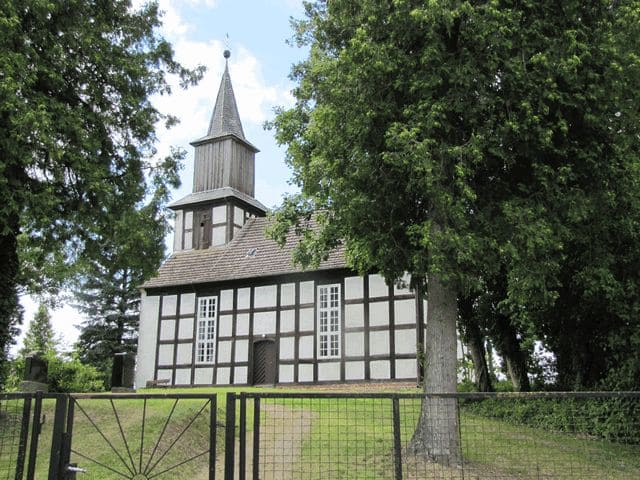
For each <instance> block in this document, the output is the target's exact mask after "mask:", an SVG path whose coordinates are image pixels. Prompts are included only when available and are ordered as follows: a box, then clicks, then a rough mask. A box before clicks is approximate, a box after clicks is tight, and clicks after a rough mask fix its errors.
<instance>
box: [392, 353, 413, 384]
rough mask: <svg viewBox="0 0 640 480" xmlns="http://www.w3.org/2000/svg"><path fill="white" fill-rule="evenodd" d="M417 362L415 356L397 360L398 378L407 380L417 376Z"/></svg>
mask: <svg viewBox="0 0 640 480" xmlns="http://www.w3.org/2000/svg"><path fill="white" fill-rule="evenodd" d="M416 369H417V362H416V359H415V358H406V359H404V358H399V359H397V360H396V378H397V379H401V380H405V379H413V378H416V377H417V371H416Z"/></svg>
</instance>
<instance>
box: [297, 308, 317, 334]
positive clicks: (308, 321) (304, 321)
mask: <svg viewBox="0 0 640 480" xmlns="http://www.w3.org/2000/svg"><path fill="white" fill-rule="evenodd" d="M314 330H315V309H314V308H301V309H300V331H301V332H312V331H314Z"/></svg>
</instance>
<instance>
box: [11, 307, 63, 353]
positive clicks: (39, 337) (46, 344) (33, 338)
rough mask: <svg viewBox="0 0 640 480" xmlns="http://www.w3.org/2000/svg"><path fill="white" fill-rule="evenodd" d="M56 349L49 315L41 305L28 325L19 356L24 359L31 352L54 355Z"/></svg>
mask: <svg viewBox="0 0 640 480" xmlns="http://www.w3.org/2000/svg"><path fill="white" fill-rule="evenodd" d="M56 347H57V342H56V339H55V335H54V333H53V327H52V326H51V315H50V314H49V310H48V309H47V307H46V305H44V304H42V303H41V304H40V305H39V306H38V310H37V311H36V313H35V315H34V316H33V320H31V323H29V328H28V329H27V333H26V335H25V337H24V344H23V346H22V348H21V349H20V352H19V355H20V356H21V357H23V358H24V357H26V356H27V355H29V354H30V353H31V352H41V353H43V354H44V355H50V354H55V353H56Z"/></svg>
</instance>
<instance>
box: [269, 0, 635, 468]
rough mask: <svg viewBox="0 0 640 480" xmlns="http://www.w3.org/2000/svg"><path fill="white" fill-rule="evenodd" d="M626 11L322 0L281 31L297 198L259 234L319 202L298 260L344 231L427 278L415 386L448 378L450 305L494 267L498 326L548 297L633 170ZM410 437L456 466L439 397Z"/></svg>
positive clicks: (447, 412)
mask: <svg viewBox="0 0 640 480" xmlns="http://www.w3.org/2000/svg"><path fill="white" fill-rule="evenodd" d="M639 11H640V8H639V3H638V2H637V1H631V0H627V1H620V2H610V1H598V2H581V1H578V0H572V1H566V2H556V1H550V0H549V1H546V0H524V1H518V2H513V1H506V0H502V1H501V0H494V1H483V2H470V1H459V2H423V1H418V0H396V1H393V2H386V1H385V2H380V1H374V0H360V1H353V0H332V1H331V2H315V3H311V4H308V5H307V17H306V19H305V20H302V21H300V22H298V23H297V24H296V28H297V40H298V41H299V42H300V43H302V44H306V45H308V46H309V47H310V53H309V57H308V59H307V60H305V61H303V62H302V63H300V64H299V65H297V66H295V67H294V69H293V72H292V76H293V78H294V80H296V81H297V83H298V85H297V87H296V89H295V90H294V95H295V97H296V99H297V102H296V105H295V106H294V107H293V108H291V109H288V110H283V111H280V112H279V114H278V115H277V118H276V120H275V121H274V126H275V128H276V131H277V139H278V140H279V141H280V142H281V143H282V144H285V145H286V146H287V147H288V150H287V158H288V161H289V163H290V164H291V166H292V167H293V171H294V181H295V182H296V183H297V184H298V185H299V186H300V188H301V194H300V195H298V196H295V197H292V198H290V199H289V200H288V201H287V202H286V203H285V205H284V206H283V207H282V209H281V210H280V211H279V212H278V213H277V217H278V218H279V220H280V221H279V222H278V224H277V225H276V227H275V228H274V229H273V235H274V236H275V237H281V236H282V234H283V232H284V231H286V230H287V229H288V228H290V227H292V226H294V225H295V226H297V227H298V228H300V227H301V226H302V227H304V225H305V222H304V221H303V219H306V218H308V217H309V216H310V214H311V212H312V211H317V212H320V213H318V214H317V215H316V218H317V221H318V223H319V225H320V229H318V230H315V231H312V230H307V231H306V234H305V235H304V237H303V241H302V243H301V246H300V249H299V252H298V254H297V257H296V259H297V260H298V261H301V262H303V263H305V262H313V261H316V260H317V259H318V258H320V257H322V256H323V255H326V252H327V251H328V249H330V248H332V247H333V246H335V245H336V244H338V243H339V242H344V243H345V246H346V251H347V255H348V259H349V261H350V262H351V265H352V266H353V267H355V268H357V269H358V270H359V271H361V272H365V271H370V270H377V271H380V272H382V273H383V274H384V275H385V277H386V278H387V279H389V280H393V279H395V278H399V277H400V276H401V275H402V273H403V272H405V271H407V272H409V273H410V274H411V275H412V281H413V283H414V284H415V285H416V286H419V285H421V284H422V285H426V292H427V297H428V301H429V308H428V318H429V321H428V322H427V331H426V345H425V347H426V363H427V365H426V372H425V389H426V392H427V393H429V392H445V393H446V392H453V391H455V388H456V377H455V365H456V362H455V341H456V339H455V332H456V329H455V324H456V318H457V305H456V304H457V300H458V299H459V298H460V297H461V296H462V295H467V294H468V293H470V292H474V291H483V290H484V289H485V287H484V286H483V284H484V283H486V282H487V281H488V279H492V278H496V277H497V276H499V274H500V272H501V270H502V269H505V271H506V278H505V281H506V298H504V299H503V300H502V301H501V302H500V308H501V311H503V312H505V315H507V316H508V318H509V321H510V322H513V324H516V325H517V324H518V322H523V323H524V322H525V321H526V320H527V319H528V318H530V317H529V315H530V313H531V312H533V311H539V310H541V309H543V308H545V307H546V306H548V305H549V304H552V303H553V302H554V301H555V300H556V299H557V297H558V292H559V286H560V272H561V265H562V262H563V261H564V258H565V250H564V249H565V245H566V242H567V240H568V239H570V238H572V235H575V234H576V232H577V230H576V229H575V228H574V226H575V225H576V224H578V223H580V222H582V221H584V219H585V212H586V211H587V209H588V206H589V205H591V204H592V202H594V201H596V199H597V198H600V197H601V196H602V195H605V194H606V192H611V191H612V185H617V183H616V180H617V178H619V176H620V175H632V176H637V165H638V160H637V159H638V156H637V153H638V128H639V125H640V123H639V122H638V101H637V100H636V98H637V91H638V88H639V87H640V77H639V73H640V68H639V67H640V63H639V61H638V59H639V58H640V57H639V56H638V53H639V52H638V48H639V45H640V26H639V25H640V22H638V14H639ZM594 192H597V193H596V194H594ZM605 196H606V195H605ZM306 224H307V225H308V224H309V223H306ZM436 411H437V412H439V413H440V414H441V415H443V416H444V417H445V418H446V420H445V419H444V418H443V419H441V420H440V421H431V420H430V418H431V417H432V414H433V413H434V412H436ZM442 439H445V440H444V441H442ZM413 446H414V447H416V449H420V450H422V451H423V452H424V453H426V454H427V455H428V456H430V457H431V458H435V459H437V460H440V461H449V462H454V463H455V462H456V461H457V460H458V459H459V443H458V435H457V424H456V415H455V405H453V406H452V405H451V403H450V402H447V401H446V400H440V401H437V400H434V399H432V398H429V397H428V396H427V398H426V400H425V402H424V403H423V414H422V417H421V420H420V422H419V425H418V428H417V431H416V434H415V435H414V440H413Z"/></svg>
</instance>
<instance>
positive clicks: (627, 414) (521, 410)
mask: <svg viewBox="0 0 640 480" xmlns="http://www.w3.org/2000/svg"><path fill="white" fill-rule="evenodd" d="M462 408H464V410H465V411H467V412H470V413H474V414H478V415H482V416H484V417H489V418H495V419H499V420H502V421H505V422H508V423H511V424H514V425H525V426H531V427H536V428H541V429H544V430H548V431H555V432H564V433H572V434H581V435H588V436H592V437H597V438H603V439H607V440H612V441H617V442H621V443H634V444H638V443H640V437H639V436H638V432H639V431H640V422H639V420H638V419H640V399H637V398H530V399H527V398H522V397H521V398H518V397H508V396H505V397H498V398H489V399H485V400H469V401H466V402H464V403H463V407H462Z"/></svg>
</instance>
